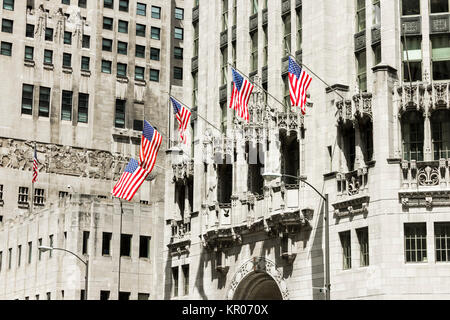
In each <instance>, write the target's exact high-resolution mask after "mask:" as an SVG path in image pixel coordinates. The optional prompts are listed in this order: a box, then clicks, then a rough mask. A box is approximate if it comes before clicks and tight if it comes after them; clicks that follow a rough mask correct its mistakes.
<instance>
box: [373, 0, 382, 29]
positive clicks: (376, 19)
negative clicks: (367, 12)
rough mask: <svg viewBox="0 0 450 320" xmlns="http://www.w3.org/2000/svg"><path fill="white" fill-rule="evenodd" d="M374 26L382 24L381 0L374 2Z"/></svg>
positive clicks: (374, 0)
mask: <svg viewBox="0 0 450 320" xmlns="http://www.w3.org/2000/svg"><path fill="white" fill-rule="evenodd" d="M372 24H373V25H377V24H378V25H379V24H381V5H380V0H372Z"/></svg>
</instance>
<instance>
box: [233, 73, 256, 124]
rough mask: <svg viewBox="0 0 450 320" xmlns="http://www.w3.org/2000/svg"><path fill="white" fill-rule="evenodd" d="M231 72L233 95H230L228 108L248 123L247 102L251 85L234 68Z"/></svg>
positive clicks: (251, 89)
mask: <svg viewBox="0 0 450 320" xmlns="http://www.w3.org/2000/svg"><path fill="white" fill-rule="evenodd" d="M231 71H232V72H233V93H232V94H231V100H230V108H231V109H234V110H236V111H237V112H238V115H239V116H240V117H241V118H244V119H245V120H246V121H247V122H248V121H249V115H248V106H247V103H248V100H249V99H250V95H251V93H252V91H253V87H254V86H253V85H252V84H251V83H250V81H248V80H247V79H244V77H242V76H241V75H240V74H239V73H238V72H237V71H236V70H234V68H231Z"/></svg>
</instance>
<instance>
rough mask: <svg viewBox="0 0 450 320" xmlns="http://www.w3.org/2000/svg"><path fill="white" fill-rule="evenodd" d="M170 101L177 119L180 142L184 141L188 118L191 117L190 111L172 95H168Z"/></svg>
mask: <svg viewBox="0 0 450 320" xmlns="http://www.w3.org/2000/svg"><path fill="white" fill-rule="evenodd" d="M170 101H171V102H172V106H173V110H174V112H175V116H176V118H177V120H178V124H179V126H178V130H179V131H180V138H181V142H183V143H186V134H185V133H186V128H187V126H188V124H189V120H190V119H191V112H190V111H189V109H188V108H186V107H185V106H181V104H180V103H179V102H178V101H176V100H175V99H173V98H172V97H170Z"/></svg>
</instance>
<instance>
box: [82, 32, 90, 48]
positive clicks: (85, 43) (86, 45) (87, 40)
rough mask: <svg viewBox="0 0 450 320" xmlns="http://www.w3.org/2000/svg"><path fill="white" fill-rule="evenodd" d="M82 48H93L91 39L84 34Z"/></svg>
mask: <svg viewBox="0 0 450 320" xmlns="http://www.w3.org/2000/svg"><path fill="white" fill-rule="evenodd" d="M82 47H83V48H90V47H91V37H90V36H88V35H86V34H83V41H82Z"/></svg>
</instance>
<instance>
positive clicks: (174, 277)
mask: <svg viewBox="0 0 450 320" xmlns="http://www.w3.org/2000/svg"><path fill="white" fill-rule="evenodd" d="M172 283H173V287H172V288H173V296H174V297H178V267H173V268H172Z"/></svg>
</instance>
